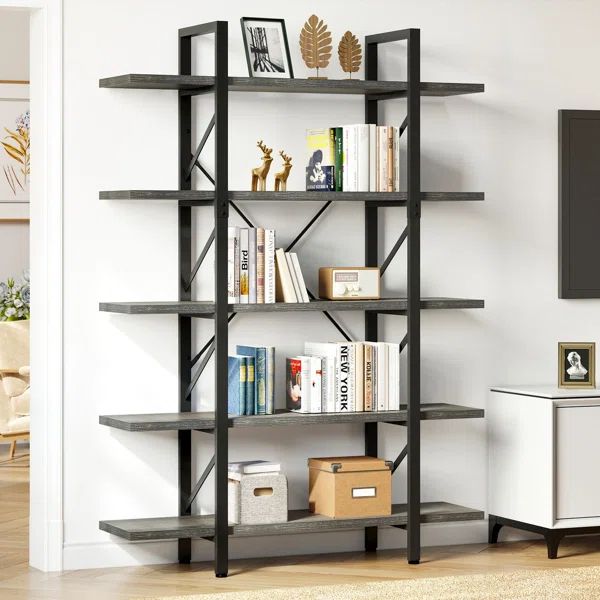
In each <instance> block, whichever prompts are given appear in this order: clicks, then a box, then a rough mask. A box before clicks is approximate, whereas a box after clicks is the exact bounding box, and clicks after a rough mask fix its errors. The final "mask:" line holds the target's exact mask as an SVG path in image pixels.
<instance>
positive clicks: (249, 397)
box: [244, 356, 256, 415]
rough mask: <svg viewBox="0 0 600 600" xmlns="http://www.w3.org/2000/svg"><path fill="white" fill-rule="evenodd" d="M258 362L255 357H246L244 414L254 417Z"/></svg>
mask: <svg viewBox="0 0 600 600" xmlns="http://www.w3.org/2000/svg"><path fill="white" fill-rule="evenodd" d="M255 373H256V360H255V357H254V356H247V357H246V411H245V413H244V414H246V415H253V414H255V411H254V402H255V400H254V394H255V392H256V375H255Z"/></svg>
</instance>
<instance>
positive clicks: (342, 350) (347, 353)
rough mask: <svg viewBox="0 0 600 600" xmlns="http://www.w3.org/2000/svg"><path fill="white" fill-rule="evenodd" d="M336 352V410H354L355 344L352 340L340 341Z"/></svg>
mask: <svg viewBox="0 0 600 600" xmlns="http://www.w3.org/2000/svg"><path fill="white" fill-rule="evenodd" d="M336 346H337V353H336V380H337V393H336V399H335V412H353V410H354V371H353V368H354V346H353V344H352V342H338V343H337V345H336Z"/></svg>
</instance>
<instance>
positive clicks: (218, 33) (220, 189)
mask: <svg viewBox="0 0 600 600" xmlns="http://www.w3.org/2000/svg"><path fill="white" fill-rule="evenodd" d="M227 33H228V23H227V22H225V21H215V22H213V23H206V24H203V25H198V26H195V27H188V28H185V29H181V30H180V31H179V74H181V75H191V62H192V38H194V37H196V36H200V35H207V34H214V36H215V85H214V88H213V91H214V115H213V117H212V118H211V120H210V122H209V123H208V125H207V127H206V130H205V132H204V135H203V136H202V138H201V141H200V143H199V144H198V146H197V148H196V150H195V151H194V152H193V153H192V152H191V148H192V145H191V142H192V104H191V94H189V93H188V92H186V91H185V90H182V91H180V92H179V189H182V190H189V189H191V188H192V171H193V169H194V167H196V168H198V169H199V170H200V171H201V172H202V173H203V174H204V175H205V176H206V177H207V178H208V180H209V181H211V182H212V183H214V185H215V201H214V223H215V225H214V229H213V231H212V232H211V234H210V236H209V238H208V240H207V241H206V243H205V245H204V246H203V248H202V250H201V252H200V254H199V256H198V258H197V260H196V261H195V262H194V263H193V264H192V208H191V206H190V205H189V203H186V202H185V201H180V202H179V209H178V210H179V224H178V228H179V281H180V283H179V299H180V300H191V289H192V283H193V280H194V278H195V276H196V274H197V272H198V270H199V268H200V266H201V265H202V263H203V261H204V258H205V257H206V255H207V253H208V250H209V249H210V247H211V246H212V244H213V243H214V245H215V293H214V297H215V312H214V335H213V337H212V338H211V339H210V340H209V341H208V342H206V344H205V345H204V346H203V348H202V349H201V350H200V352H198V353H197V354H196V355H195V356H193V357H192V324H191V317H181V316H180V317H179V372H180V382H179V388H180V410H181V411H182V412H190V411H191V407H192V391H193V389H194V386H195V385H196V383H197V381H198V379H199V378H200V376H201V374H202V372H203V371H204V369H205V368H206V366H207V364H208V362H209V360H210V359H211V357H212V356H213V354H214V356H215V398H216V399H220V401H217V402H215V427H214V430H211V431H207V432H206V433H212V434H213V435H214V449H215V451H214V456H213V457H212V459H211V460H210V461H209V462H208V464H207V466H206V468H205V470H204V472H203V474H202V476H201V477H200V479H199V480H198V481H197V482H196V483H195V484H194V485H192V483H193V482H192V438H191V432H190V431H180V432H179V434H178V435H179V442H178V445H179V497H180V501H179V514H180V515H189V514H191V507H192V504H193V501H194V499H195V497H196V495H197V494H198V492H199V490H200V488H201V487H202V485H203V484H204V482H205V481H206V479H207V478H208V476H209V475H210V473H211V472H212V471H213V470H214V473H215V511H214V513H215V534H214V536H213V537H212V538H211V540H212V541H213V542H214V544H215V574H216V576H217V577H226V576H227V572H228V541H229V533H230V531H229V526H228V519H227V517H228V515H227V512H228V511H227V506H228V502H227V493H228V492H227V462H228V427H229V422H228V415H227V403H226V402H224V401H222V399H224V398H226V397H227V347H228V324H229V322H230V321H231V320H232V319H233V318H234V317H235V313H234V314H229V307H228V298H227V226H228V218H229V206H231V207H232V208H233V209H234V210H235V211H236V212H237V213H238V214H239V215H240V216H241V218H242V219H243V220H244V221H245V222H246V223H247V224H248V225H249V226H250V227H252V226H253V224H252V222H251V220H250V219H249V218H248V217H247V216H246V215H245V214H244V212H243V211H242V210H241V209H240V208H239V207H238V206H236V205H235V204H234V203H233V202H231V201H229V190H228V153H227V127H228V93H229V91H228V64H227V63H228V57H227V55H228V49H227ZM395 41H406V42H407V51H408V60H407V72H408V76H407V82H408V85H407V92H406V93H405V94H402V97H406V99H407V116H406V119H404V122H403V123H402V125H401V127H400V135H402V133H403V132H404V131H407V137H408V139H407V173H408V178H407V186H408V187H407V195H408V201H407V226H406V229H405V230H404V231H403V232H402V233H401V235H400V237H399V239H398V241H397V242H396V243H395V245H394V246H393V248H392V250H391V252H390V253H389V255H388V256H387V258H386V259H385V260H384V262H383V263H382V265H381V275H383V274H384V273H385V272H386V270H387V268H388V267H389V265H390V263H391V261H392V260H393V258H394V257H395V256H396V254H397V252H398V250H399V249H400V247H401V245H402V244H403V243H404V242H405V241H407V246H408V271H407V279H408V282H407V287H408V292H407V296H408V308H407V311H406V316H407V334H406V336H405V337H404V339H403V340H402V341H401V343H400V352H402V350H403V349H404V348H405V347H406V348H407V352H408V407H407V412H408V418H407V422H406V427H407V444H406V447H405V448H404V449H403V450H402V451H401V453H400V455H399V456H398V458H397V459H396V460H395V461H394V463H393V467H392V469H393V471H395V470H396V469H397V468H398V466H399V465H400V463H401V462H402V461H403V460H404V459H405V458H406V459H407V463H408V493H407V505H408V522H407V524H406V525H405V526H402V528H405V529H406V530H407V534H408V544H407V545H408V548H407V558H408V562H409V563H411V564H416V563H418V562H419V560H420V520H421V519H420V403H421V401H420V216H421V190H420V32H419V30H418V29H406V30H402V31H392V32H388V33H383V34H379V35H373V36H367V37H366V38H365V53H366V70H365V76H366V79H375V80H376V79H377V49H378V45H379V44H381V43H388V42H395ZM389 97H390V98H391V97H396V96H389ZM383 99H385V98H384V97H381V96H375V95H373V96H366V97H365V122H366V123H373V124H376V123H377V120H378V101H380V100H383ZM213 131H214V135H215V174H214V177H212V176H211V175H210V174H209V173H208V172H207V171H206V169H205V168H204V167H203V166H202V165H201V163H200V161H199V157H200V153H201V152H202V149H203V148H204V146H205V144H206V141H207V140H208V137H209V136H210V135H211V133H212V132H213ZM324 199H325V197H324ZM330 205H331V201H325V203H324V204H323V206H321V208H320V209H319V210H318V211H317V212H316V214H315V215H314V216H313V217H312V218H311V219H310V221H308V223H307V224H306V226H305V227H304V228H303V229H302V230H301V231H300V233H299V234H298V235H297V236H296V238H295V239H294V240H293V241H292V242H291V243H290V244H289V246H288V248H287V249H286V250H290V249H291V248H292V247H293V246H295V245H296V244H297V243H298V242H299V241H300V239H301V238H302V237H303V236H304V235H305V234H306V233H307V232H308V231H309V230H310V228H311V227H312V226H313V225H314V224H315V223H316V222H317V220H318V219H319V218H320V217H321V215H322V214H323V213H324V212H325V211H326V209H327V208H328V207H329V206H330ZM378 208H379V203H378V202H377V201H376V200H375V201H366V202H365V265H366V266H377V265H378V264H379V257H378V242H379V236H378V227H379V223H378ZM309 295H310V297H311V298H314V295H313V294H311V293H310V292H309ZM323 314H324V315H325V317H326V318H327V319H328V320H329V321H330V322H331V323H332V324H333V325H334V326H335V327H336V328H337V330H338V331H339V332H340V333H341V334H342V335H343V337H344V338H345V339H347V340H350V339H351V338H350V336H349V335H348V333H347V332H346V331H345V330H344V328H343V327H342V326H341V325H340V323H338V322H337V320H336V319H335V318H334V317H333V316H331V314H329V313H327V312H324V313H323ZM365 339H366V340H369V341H376V340H377V339H378V313H374V312H367V313H366V314H365ZM198 361H200V363H199V365H198V366H197V367H196V372H195V373H194V374H192V369H193V368H194V366H195V365H196V363H197V362H198ZM377 442H378V428H377V422H374V423H366V424H365V454H366V455H368V456H377V451H378V447H377V446H378V443H377ZM377 533H378V532H377V527H366V528H365V549H366V550H367V551H375V550H376V549H377V537H378V535H377ZM190 560H191V539H189V538H187V539H180V540H179V562H181V563H189V562H190Z"/></svg>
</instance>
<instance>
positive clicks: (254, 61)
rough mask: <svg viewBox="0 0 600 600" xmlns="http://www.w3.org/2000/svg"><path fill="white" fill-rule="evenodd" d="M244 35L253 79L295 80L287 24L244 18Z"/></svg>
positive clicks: (279, 20) (282, 21)
mask: <svg viewBox="0 0 600 600" xmlns="http://www.w3.org/2000/svg"><path fill="white" fill-rule="evenodd" d="M240 21H241V23H242V35H243V37H244V49H245V50H246V61H247V62H248V73H249V75H250V77H284V78H288V79H293V77H294V72H293V70H292V61H291V59H290V48H289V46H288V40H287V33H286V31H285V21H284V20H283V19H263V18H258V17H242V18H241V19H240Z"/></svg>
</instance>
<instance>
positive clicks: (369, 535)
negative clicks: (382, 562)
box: [365, 527, 377, 552]
mask: <svg viewBox="0 0 600 600" xmlns="http://www.w3.org/2000/svg"><path fill="white" fill-rule="evenodd" d="M365 552H377V527H365Z"/></svg>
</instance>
